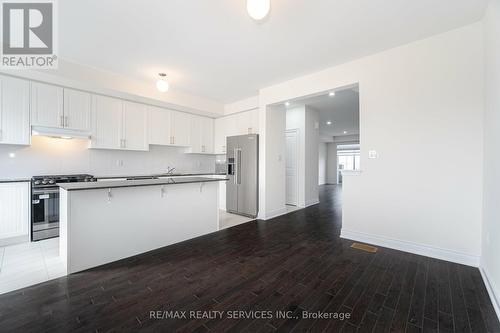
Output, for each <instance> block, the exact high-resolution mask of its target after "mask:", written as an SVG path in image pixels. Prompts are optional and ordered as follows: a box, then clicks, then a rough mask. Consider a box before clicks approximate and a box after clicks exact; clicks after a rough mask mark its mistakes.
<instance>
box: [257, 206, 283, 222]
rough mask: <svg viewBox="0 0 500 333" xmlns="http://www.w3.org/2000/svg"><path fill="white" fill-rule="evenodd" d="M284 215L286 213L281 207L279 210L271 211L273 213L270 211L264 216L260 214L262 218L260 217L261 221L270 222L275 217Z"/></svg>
mask: <svg viewBox="0 0 500 333" xmlns="http://www.w3.org/2000/svg"><path fill="white" fill-rule="evenodd" d="M286 213H288V211H287V209H286V207H283V208H280V209H276V210H273V211H270V212H268V213H266V214H262V215H263V216H261V217H260V219H261V220H270V219H273V218H275V217H278V216H281V215H285V214H286Z"/></svg>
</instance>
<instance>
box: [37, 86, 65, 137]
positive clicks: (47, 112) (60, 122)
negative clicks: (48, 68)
mask: <svg viewBox="0 0 500 333" xmlns="http://www.w3.org/2000/svg"><path fill="white" fill-rule="evenodd" d="M63 91H64V90H63V88H62V87H58V86H53V85H50V84H45V83H39V82H32V83H31V125H32V126H43V127H56V128H64V125H65V118H64V92H63Z"/></svg>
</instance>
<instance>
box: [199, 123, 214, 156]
mask: <svg viewBox="0 0 500 333" xmlns="http://www.w3.org/2000/svg"><path fill="white" fill-rule="evenodd" d="M202 130H203V138H202V143H201V145H202V146H201V150H202V151H203V152H204V153H205V154H213V153H214V120H213V119H212V118H207V117H203V121H202Z"/></svg>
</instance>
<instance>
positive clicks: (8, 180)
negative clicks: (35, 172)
mask: <svg viewBox="0 0 500 333" xmlns="http://www.w3.org/2000/svg"><path fill="white" fill-rule="evenodd" d="M26 182H31V178H5V179H0V184H1V183H26Z"/></svg>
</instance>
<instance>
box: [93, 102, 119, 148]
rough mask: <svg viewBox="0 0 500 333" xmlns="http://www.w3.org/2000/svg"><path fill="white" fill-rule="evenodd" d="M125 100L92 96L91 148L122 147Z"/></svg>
mask: <svg viewBox="0 0 500 333" xmlns="http://www.w3.org/2000/svg"><path fill="white" fill-rule="evenodd" d="M122 115H123V101H122V100H120V99H116V98H111V97H106V96H100V95H94V96H92V137H91V141H90V142H91V143H90V144H91V148H100V149H121V148H122V147H123V137H122V132H123V120H122Z"/></svg>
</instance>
